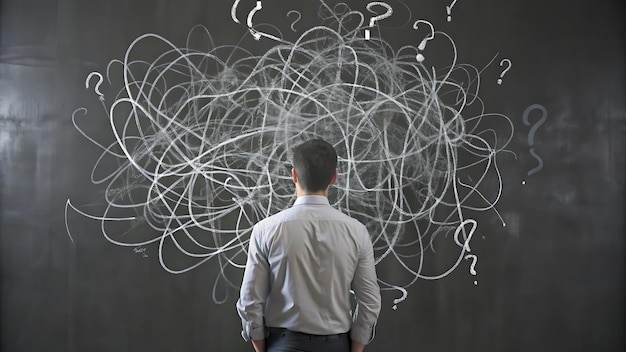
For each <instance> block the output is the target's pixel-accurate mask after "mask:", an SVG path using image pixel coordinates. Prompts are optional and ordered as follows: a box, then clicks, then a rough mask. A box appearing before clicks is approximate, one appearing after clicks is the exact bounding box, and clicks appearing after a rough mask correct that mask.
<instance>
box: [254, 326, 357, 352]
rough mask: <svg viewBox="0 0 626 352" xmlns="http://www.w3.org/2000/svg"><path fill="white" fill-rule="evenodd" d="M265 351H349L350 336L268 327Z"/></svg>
mask: <svg viewBox="0 0 626 352" xmlns="http://www.w3.org/2000/svg"><path fill="white" fill-rule="evenodd" d="M266 344H267V352H350V336H349V335H348V334H347V333H345V334H337V335H309V334H305V333H301V332H296V331H291V330H287V329H279V328H270V329H269V335H268V336H267V339H266Z"/></svg>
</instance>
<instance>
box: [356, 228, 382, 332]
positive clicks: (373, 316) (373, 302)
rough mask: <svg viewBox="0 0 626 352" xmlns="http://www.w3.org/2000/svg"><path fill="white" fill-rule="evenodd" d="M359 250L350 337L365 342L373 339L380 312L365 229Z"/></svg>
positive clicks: (376, 284) (374, 271)
mask: <svg viewBox="0 0 626 352" xmlns="http://www.w3.org/2000/svg"><path fill="white" fill-rule="evenodd" d="M363 237H364V240H363V243H362V246H361V248H360V251H359V260H358V264H357V269H356V272H355V274H354V279H353V280H352V290H353V291H354V294H355V297H356V302H357V306H356V309H355V313H354V318H353V323H352V329H351V331H350V338H351V339H353V340H355V341H357V342H361V343H364V344H367V343H369V342H371V341H372V340H373V339H374V328H375V326H376V321H377V320H378V314H379V313H380V306H381V299H380V287H379V286H378V279H377V278H376V268H375V266H374V249H373V246H372V241H371V239H370V237H369V235H368V234H367V231H365V235H364V236H363Z"/></svg>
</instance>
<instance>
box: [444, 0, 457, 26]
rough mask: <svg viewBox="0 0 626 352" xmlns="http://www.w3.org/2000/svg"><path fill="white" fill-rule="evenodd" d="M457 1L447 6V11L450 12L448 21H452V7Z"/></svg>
mask: <svg viewBox="0 0 626 352" xmlns="http://www.w3.org/2000/svg"><path fill="white" fill-rule="evenodd" d="M456 1H457V0H454V1H452V3H451V4H450V6H446V13H447V14H448V22H452V8H453V7H454V4H456Z"/></svg>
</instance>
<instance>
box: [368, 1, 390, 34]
mask: <svg viewBox="0 0 626 352" xmlns="http://www.w3.org/2000/svg"><path fill="white" fill-rule="evenodd" d="M374 6H382V7H384V8H386V9H387V12H385V13H383V14H382V15H378V16H374V17H372V18H370V23H369V26H370V28H373V27H374V24H375V23H376V21H381V20H384V19H385V18H387V17H389V16H391V15H392V14H393V9H392V8H391V6H389V4H387V3H384V2H381V1H374V2H370V3H369V4H367V6H365V7H366V8H367V11H369V12H371V13H374V14H375V13H376V11H372V7H374ZM365 40H370V30H369V29H366V30H365Z"/></svg>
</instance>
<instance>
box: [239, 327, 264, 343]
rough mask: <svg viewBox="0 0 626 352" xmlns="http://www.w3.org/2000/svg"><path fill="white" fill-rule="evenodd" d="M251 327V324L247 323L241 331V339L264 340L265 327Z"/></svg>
mask: <svg viewBox="0 0 626 352" xmlns="http://www.w3.org/2000/svg"><path fill="white" fill-rule="evenodd" d="M252 325H253V324H252V322H247V324H246V325H245V327H244V329H243V330H242V331H241V337H243V339H244V340H245V341H250V340H263V339H265V327H264V326H256V327H255V326H252Z"/></svg>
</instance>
